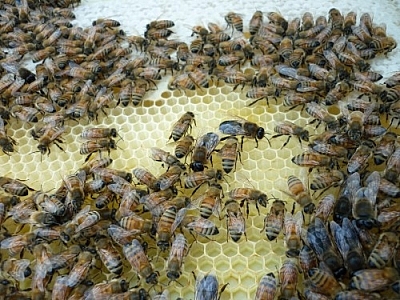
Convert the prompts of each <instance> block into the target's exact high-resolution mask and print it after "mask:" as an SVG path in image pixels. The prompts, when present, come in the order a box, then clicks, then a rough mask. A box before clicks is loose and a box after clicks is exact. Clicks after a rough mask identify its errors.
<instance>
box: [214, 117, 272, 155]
mask: <svg viewBox="0 0 400 300" xmlns="http://www.w3.org/2000/svg"><path fill="white" fill-rule="evenodd" d="M219 130H220V131H221V132H222V133H223V134H229V135H233V136H236V135H241V136H242V147H243V138H244V137H249V138H253V139H255V141H256V148H258V140H259V139H262V138H263V137H264V135H265V129H264V128H263V127H260V126H258V125H257V124H256V123H253V122H250V121H247V120H245V119H238V120H228V121H224V122H222V123H221V124H219Z"/></svg>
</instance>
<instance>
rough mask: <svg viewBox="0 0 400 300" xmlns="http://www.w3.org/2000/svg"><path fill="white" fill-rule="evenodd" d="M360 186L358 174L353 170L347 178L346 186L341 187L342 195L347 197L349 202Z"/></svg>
mask: <svg viewBox="0 0 400 300" xmlns="http://www.w3.org/2000/svg"><path fill="white" fill-rule="evenodd" d="M360 187H361V182H360V174H359V173H358V172H355V173H353V174H351V175H350V176H349V177H348V178H347V181H346V187H345V188H344V189H343V196H345V197H347V198H349V199H350V201H351V202H354V198H355V194H356V192H357V191H358V190H359V189H360Z"/></svg>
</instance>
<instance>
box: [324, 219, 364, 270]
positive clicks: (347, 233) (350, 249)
mask: <svg viewBox="0 0 400 300" xmlns="http://www.w3.org/2000/svg"><path fill="white" fill-rule="evenodd" d="M330 228H331V232H332V236H333V238H334V240H335V242H336V245H337V247H338V249H339V252H340V253H341V255H342V257H343V259H344V264H345V266H346V268H347V270H348V271H349V273H350V274H353V273H354V272H357V271H358V270H361V269H364V268H365V267H366V259H365V255H364V251H363V249H362V246H361V243H360V240H359V238H358V234H357V231H356V229H355V228H354V226H353V224H352V223H351V221H350V220H349V219H348V218H344V219H343V221H342V226H339V225H338V224H337V223H336V222H335V221H331V223H330Z"/></svg>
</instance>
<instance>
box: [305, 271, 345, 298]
mask: <svg viewBox="0 0 400 300" xmlns="http://www.w3.org/2000/svg"><path fill="white" fill-rule="evenodd" d="M308 278H309V281H310V282H311V288H312V289H315V290H317V291H318V292H319V293H321V294H323V295H326V296H330V297H333V296H334V295H336V294H337V293H338V292H340V291H342V287H341V285H340V284H339V282H338V281H337V280H336V278H335V277H334V276H333V275H331V273H330V272H328V271H325V270H322V269H320V268H318V267H317V268H312V269H310V270H308Z"/></svg>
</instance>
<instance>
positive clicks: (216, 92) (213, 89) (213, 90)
mask: <svg viewBox="0 0 400 300" xmlns="http://www.w3.org/2000/svg"><path fill="white" fill-rule="evenodd" d="M207 92H208V94H209V95H211V96H218V95H219V94H220V91H219V89H218V88H216V87H215V86H213V87H211V88H209V89H208V91H207ZM205 98H208V97H205ZM210 99H213V97H210Z"/></svg>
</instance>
